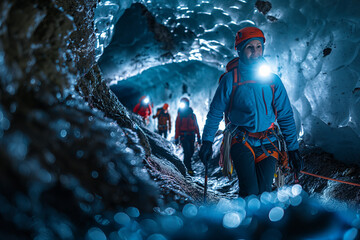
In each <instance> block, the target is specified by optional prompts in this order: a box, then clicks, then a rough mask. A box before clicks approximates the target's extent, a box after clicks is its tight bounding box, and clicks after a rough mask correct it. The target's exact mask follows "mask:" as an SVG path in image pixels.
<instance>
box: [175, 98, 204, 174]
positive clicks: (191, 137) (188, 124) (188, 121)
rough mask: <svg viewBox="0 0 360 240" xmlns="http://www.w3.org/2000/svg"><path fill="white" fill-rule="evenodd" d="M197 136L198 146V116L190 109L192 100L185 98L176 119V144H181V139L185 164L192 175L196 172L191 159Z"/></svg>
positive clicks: (181, 101)
mask: <svg viewBox="0 0 360 240" xmlns="http://www.w3.org/2000/svg"><path fill="white" fill-rule="evenodd" d="M195 134H196V135H197V142H198V144H201V138H200V133H199V126H198V123H197V120H196V116H195V114H194V112H193V110H192V108H191V107H190V100H189V99H188V98H186V97H183V98H182V99H181V100H180V108H179V110H178V115H177V118H176V125H175V144H176V145H178V144H179V138H180V142H181V146H182V148H183V151H184V164H185V166H186V168H187V170H188V173H189V174H190V175H194V171H193V169H192V167H191V158H192V156H193V154H194V151H195V146H194V144H195Z"/></svg>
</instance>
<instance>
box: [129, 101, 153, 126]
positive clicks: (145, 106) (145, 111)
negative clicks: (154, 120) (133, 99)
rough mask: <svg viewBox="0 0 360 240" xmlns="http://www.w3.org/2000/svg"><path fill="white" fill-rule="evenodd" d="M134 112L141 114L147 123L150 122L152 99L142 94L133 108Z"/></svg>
mask: <svg viewBox="0 0 360 240" xmlns="http://www.w3.org/2000/svg"><path fill="white" fill-rule="evenodd" d="M133 112H134V113H136V114H138V115H140V116H141V117H142V118H143V120H144V122H145V123H146V124H149V116H150V115H151V113H152V109H151V106H150V100H149V98H148V97H146V96H142V97H141V98H140V99H139V103H138V104H136V106H135V107H134V109H133Z"/></svg>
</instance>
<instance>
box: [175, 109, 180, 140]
mask: <svg viewBox="0 0 360 240" xmlns="http://www.w3.org/2000/svg"><path fill="white" fill-rule="evenodd" d="M179 135H180V118H179V114H178V115H177V117H176V122H175V139H177V138H178V137H179Z"/></svg>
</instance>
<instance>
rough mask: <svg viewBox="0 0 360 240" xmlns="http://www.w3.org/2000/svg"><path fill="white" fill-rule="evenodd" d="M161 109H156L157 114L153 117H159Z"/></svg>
mask: <svg viewBox="0 0 360 240" xmlns="http://www.w3.org/2000/svg"><path fill="white" fill-rule="evenodd" d="M160 111H161V110H160V109H158V110H157V111H156V114H155V115H154V116H153V119H155V118H157V117H159V114H160Z"/></svg>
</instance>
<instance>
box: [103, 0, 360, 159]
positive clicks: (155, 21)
mask: <svg viewBox="0 0 360 240" xmlns="http://www.w3.org/2000/svg"><path fill="white" fill-rule="evenodd" d="M101 2H103V3H104V6H105V3H106V4H108V5H111V4H114V5H117V6H119V8H118V9H119V10H118V13H119V15H117V16H116V17H109V18H108V21H107V24H104V21H105V20H104V19H106V16H103V18H102V22H101V23H102V25H101V27H102V28H101V29H100V28H99V29H100V30H99V32H98V33H97V34H98V36H101V37H100V38H98V46H100V47H98V52H97V53H98V54H101V52H102V51H103V47H105V46H107V45H108V44H109V43H110V42H109V36H112V34H109V32H115V35H116V34H118V35H120V36H122V38H120V39H121V40H120V41H118V43H117V44H114V45H113V46H112V44H110V45H109V51H108V52H107V50H106V49H105V51H104V55H103V59H100V66H101V67H102V69H103V71H104V74H105V77H106V78H107V80H108V81H113V82H116V81H118V80H124V79H130V77H133V79H132V81H136V82H138V85H139V86H140V87H141V85H142V82H141V79H142V78H143V79H146V82H145V81H144V82H143V83H145V84H146V86H147V89H148V90H147V91H148V92H147V93H148V94H150V95H151V94H152V95H159V94H158V92H156V91H158V90H156V86H159V82H160V83H162V84H160V87H164V85H163V84H165V82H166V81H167V80H168V78H169V77H168V75H166V72H169V73H173V75H171V79H172V81H176V80H179V81H180V82H181V81H183V82H186V81H187V82H191V81H193V80H191V77H193V76H194V74H190V75H192V76H189V77H187V76H184V72H187V71H188V69H189V68H188V66H190V65H191V64H189V63H188V64H186V63H185V62H189V61H192V63H193V64H192V65H193V66H194V65H195V66H196V68H197V69H198V70H199V72H197V73H195V74H197V75H200V77H197V79H199V78H200V79H205V78H209V77H210V78H211V80H209V81H208V82H207V83H208V84H201V83H200V84H199V85H202V86H203V88H201V86H200V87H199V88H198V90H199V91H200V92H201V91H203V92H204V91H205V92H206V91H208V92H207V93H202V94H198V95H196V94H195V95H192V100H194V99H197V98H202V99H201V100H194V101H195V104H194V105H195V107H194V108H195V112H197V113H199V114H201V115H204V114H205V113H206V110H205V111H204V109H203V107H200V106H204V102H206V101H205V100H204V98H205V97H207V96H209V95H211V94H213V88H211V87H209V85H216V81H217V77H218V76H217V73H220V72H221V71H223V70H224V65H225V64H226V63H227V61H229V60H230V59H231V58H233V57H234V56H235V52H234V50H233V47H234V46H233V42H234V36H235V33H236V31H237V30H238V29H240V28H241V27H242V26H246V25H249V24H255V25H257V26H259V27H260V28H261V29H262V30H264V32H265V37H266V44H265V58H266V59H267V60H268V62H269V63H270V64H271V67H272V69H273V71H274V72H276V73H277V74H279V75H280V76H281V78H282V80H283V82H284V84H285V86H286V89H287V91H288V93H289V96H290V99H291V102H292V104H293V108H294V111H295V117H296V123H297V128H298V133H299V136H300V137H302V138H303V139H304V140H305V142H306V143H308V144H314V145H317V146H320V147H322V148H323V149H324V150H326V151H328V152H330V153H333V154H334V155H335V157H336V158H338V159H341V160H343V161H346V162H360V159H359V156H358V155H357V149H358V148H359V147H360V126H359V124H360V100H359V97H360V91H359V87H360V81H359V76H360V75H359V74H360V70H359V65H360V54H359V42H360V29H359V26H360V25H359V23H360V14H359V12H358V9H359V5H360V3H358V1H355V0H352V1H351V0H347V1H339V0H332V1H324V0H316V1H310V0H309V1H281V0H272V1H255V0H250V1H193V0H189V1H186V0H183V1H175V0H173V1H165V0H164V1H162V0H157V1H136V2H140V3H142V6H143V7H142V11H140V12H139V14H140V15H141V16H142V18H141V17H140V16H136V14H137V13H136V12H135V11H132V12H131V13H130V17H129V16H127V17H128V18H125V19H121V18H120V21H119V22H122V24H123V25H122V26H121V27H120V29H121V31H123V32H118V33H116V29H115V28H114V24H115V21H113V19H117V18H119V16H120V15H122V14H123V13H124V8H128V7H130V2H129V1H101ZM99 6H100V5H99ZM103 14H104V15H106V11H104V12H103ZM110 16H111V14H110ZM136 21H138V22H136ZM105 22H106V21H105ZM99 26H100V25H99ZM103 26H106V27H103ZM140 29H141V30H140ZM144 29H145V30H144ZM164 29H165V30H164ZM114 38H115V37H114ZM99 39H100V40H99ZM169 42H170V44H169ZM99 49H100V50H99ZM199 62H201V63H202V64H200V63H199ZM179 64H183V65H182V66H179ZM204 65H207V66H204ZM152 68H153V69H154V70H153V72H152V73H150V72H149V71H150V69H152ZM159 68H161V69H167V70H161V69H159ZM211 68H212V69H213V70H206V69H211ZM147 69H149V70H147ZM204 69H205V70H204ZM201 71H203V73H200V72H201ZM208 72H211V73H210V74H207V73H208ZM197 75H195V76H197ZM149 76H150V77H151V76H153V79H156V80H154V82H150V83H149V82H148V81H149ZM169 76H170V75H169ZM176 76H178V77H176ZM209 82H210V83H209ZM193 85H196V84H193ZM180 86H181V85H180ZM190 86H191V84H190ZM170 87H171V86H170ZM196 87H198V86H196ZM180 88H181V87H180ZM209 88H210V91H209V90H207V89H209ZM154 89H155V90H154ZM177 89H179V86H173V89H170V90H173V91H174V92H176V91H178V90H177ZM144 91H146V89H144ZM175 103H176V102H174V104H175ZM205 106H206V105H205ZM200 122H202V121H200Z"/></svg>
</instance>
